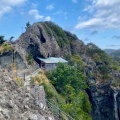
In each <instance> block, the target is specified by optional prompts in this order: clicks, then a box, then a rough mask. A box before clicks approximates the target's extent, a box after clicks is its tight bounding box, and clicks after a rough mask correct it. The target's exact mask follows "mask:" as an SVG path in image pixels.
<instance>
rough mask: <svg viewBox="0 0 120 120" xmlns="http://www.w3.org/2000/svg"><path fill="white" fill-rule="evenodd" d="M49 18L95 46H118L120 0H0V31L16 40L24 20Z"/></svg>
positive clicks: (22, 29) (7, 37)
mask: <svg viewBox="0 0 120 120" xmlns="http://www.w3.org/2000/svg"><path fill="white" fill-rule="evenodd" d="M28 21H29V22H30V24H31V25H32V24H33V23H35V22H40V21H52V22H54V23H55V24H57V25H59V26H60V27H62V28H63V29H64V30H67V31H70V32H72V33H74V34H76V35H77V36H78V38H79V39H80V40H82V41H84V43H85V44H87V43H90V42H92V43H94V44H96V45H97V46H98V47H100V48H102V49H105V48H112V49H120V0H0V35H4V36H5V39H8V40H9V38H10V37H11V36H14V40H16V39H17V38H18V37H19V36H20V35H21V34H22V33H23V32H25V26H26V23H27V22H28Z"/></svg>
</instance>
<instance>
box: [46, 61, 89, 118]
mask: <svg viewBox="0 0 120 120" xmlns="http://www.w3.org/2000/svg"><path fill="white" fill-rule="evenodd" d="M48 78H49V79H50V80H51V83H52V85H53V86H54V87H55V89H56V91H57V92H58V93H59V94H60V95H61V96H62V97H63V98H64V99H65V101H66V103H65V104H63V105H62V106H61V108H62V109H63V110H64V111H65V112H66V113H68V114H70V115H71V116H72V117H73V118H75V119H76V120H78V119H77V118H81V120H90V119H91V118H90V116H89V113H90V111H91V105H90V102H89V99H88V96H87V94H86V92H85V89H86V87H87V85H86V83H85V77H84V75H83V74H82V72H80V70H77V71H76V69H75V68H74V67H72V66H69V65H64V64H62V63H59V64H58V67H57V69H56V70H54V71H51V72H50V73H49V74H48Z"/></svg>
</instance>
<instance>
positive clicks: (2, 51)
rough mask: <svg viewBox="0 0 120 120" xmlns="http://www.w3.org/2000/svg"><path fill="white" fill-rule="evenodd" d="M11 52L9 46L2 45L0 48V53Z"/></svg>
mask: <svg viewBox="0 0 120 120" xmlns="http://www.w3.org/2000/svg"><path fill="white" fill-rule="evenodd" d="M9 50H12V46H11V45H7V44H6V43H3V44H2V45H1V46H0V53H4V52H6V51H9Z"/></svg>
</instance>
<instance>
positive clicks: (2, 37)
mask: <svg viewBox="0 0 120 120" xmlns="http://www.w3.org/2000/svg"><path fill="white" fill-rule="evenodd" d="M4 42H5V40H4V36H3V35H1V36H0V45H1V44H3V43H4Z"/></svg>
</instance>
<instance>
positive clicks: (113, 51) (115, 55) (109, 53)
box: [104, 49, 120, 57]
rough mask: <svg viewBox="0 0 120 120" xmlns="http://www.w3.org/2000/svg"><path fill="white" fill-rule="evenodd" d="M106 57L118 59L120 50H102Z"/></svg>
mask: <svg viewBox="0 0 120 120" xmlns="http://www.w3.org/2000/svg"><path fill="white" fill-rule="evenodd" d="M104 51H105V52H106V53H107V54H108V55H110V56H112V57H120V49H118V50H115V49H105V50H104Z"/></svg>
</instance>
